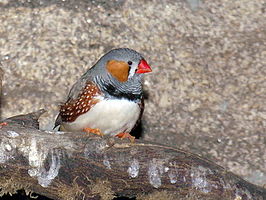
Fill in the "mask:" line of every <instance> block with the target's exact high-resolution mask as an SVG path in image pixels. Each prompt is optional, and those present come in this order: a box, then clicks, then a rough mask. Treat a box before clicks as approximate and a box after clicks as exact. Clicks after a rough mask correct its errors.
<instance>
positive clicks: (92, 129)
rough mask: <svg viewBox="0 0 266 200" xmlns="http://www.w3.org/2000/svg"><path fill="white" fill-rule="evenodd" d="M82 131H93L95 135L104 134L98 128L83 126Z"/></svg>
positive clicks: (89, 132)
mask: <svg viewBox="0 0 266 200" xmlns="http://www.w3.org/2000/svg"><path fill="white" fill-rule="evenodd" d="M83 131H84V132H86V133H88V134H91V133H93V134H95V135H99V136H104V134H103V133H102V132H101V131H100V129H98V128H84V129H83Z"/></svg>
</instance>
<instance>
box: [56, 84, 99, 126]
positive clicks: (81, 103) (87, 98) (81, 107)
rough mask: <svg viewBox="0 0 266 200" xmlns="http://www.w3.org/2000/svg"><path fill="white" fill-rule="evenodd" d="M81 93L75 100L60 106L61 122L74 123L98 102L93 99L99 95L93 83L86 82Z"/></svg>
mask: <svg viewBox="0 0 266 200" xmlns="http://www.w3.org/2000/svg"><path fill="white" fill-rule="evenodd" d="M82 91H83V92H82V93H81V94H80V95H79V96H78V98H77V99H74V100H71V101H69V102H66V103H65V104H63V105H61V107H60V115H61V118H62V121H63V122H73V121H75V119H77V117H78V116H80V115H82V114H84V113H86V112H87V111H89V110H90V109H91V108H92V107H93V106H94V105H95V104H96V103H98V102H99V100H98V99H95V97H96V96H98V95H100V90H99V89H98V88H97V86H96V85H95V84H94V83H92V82H88V83H87V85H86V87H85V88H84V89H83V90H82Z"/></svg>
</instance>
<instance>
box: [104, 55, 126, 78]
mask: <svg viewBox="0 0 266 200" xmlns="http://www.w3.org/2000/svg"><path fill="white" fill-rule="evenodd" d="M106 69H107V70H108V72H109V73H110V74H112V76H113V77H115V78H116V79H117V80H118V81H120V82H125V81H127V79H128V73H129V66H128V64H127V63H125V62H123V61H117V60H109V61H108V62H107V65H106Z"/></svg>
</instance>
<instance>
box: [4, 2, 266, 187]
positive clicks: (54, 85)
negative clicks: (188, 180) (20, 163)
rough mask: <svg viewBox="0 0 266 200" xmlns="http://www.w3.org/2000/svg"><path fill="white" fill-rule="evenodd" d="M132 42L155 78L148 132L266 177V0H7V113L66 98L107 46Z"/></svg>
mask: <svg viewBox="0 0 266 200" xmlns="http://www.w3.org/2000/svg"><path fill="white" fill-rule="evenodd" d="M117 47H128V48H133V49H135V50H137V51H139V52H141V53H142V54H143V55H144V57H145V59H146V60H147V61H148V63H149V64H150V65H151V67H152V69H153V73H151V74H148V75H147V76H145V80H144V90H145V97H146V103H145V106H146V107H145V111H144V115H143V120H142V136H141V138H143V139H145V140H148V141H153V142H158V143H163V144H165V145H170V146H174V147H176V148H182V149H184V150H187V151H190V152H193V153H196V154H199V155H202V156H204V157H207V158H208V159H210V160H212V161H214V162H216V163H217V164H219V165H221V166H223V167H225V168H227V169H228V170H230V171H232V172H234V173H236V174H238V175H240V176H241V177H243V178H244V179H246V180H248V181H250V182H252V183H255V184H258V185H261V186H263V185H264V184H266V103H265V100H266V2H265V0H254V1H249V0H235V1H229V0H212V1H208V0H205V1H204V0H165V1H160V0H138V1H133V0H115V1H105V0H94V1H86V0H76V1H75V0H61V1H59V0H17V1H16V0H0V67H2V69H3V70H4V72H5V74H4V82H3V94H2V99H1V106H2V108H1V117H2V118H6V117H10V116H13V115H17V114H25V113H28V112H32V111H36V110H38V109H41V108H45V109H46V110H47V111H48V112H47V113H46V114H45V115H43V117H42V118H41V128H42V129H49V130H50V129H52V127H53V122H54V119H55V117H56V115H57V111H58V105H59V104H60V103H61V102H64V101H65V99H66V96H67V94H68V92H69V89H70V88H71V86H72V85H73V84H74V82H75V81H76V80H77V79H78V78H79V77H80V76H81V75H82V74H83V73H84V72H85V71H86V70H87V69H88V68H89V67H91V66H92V65H93V64H94V63H95V62H96V61H97V59H98V58H99V57H100V56H102V55H103V54H104V53H105V52H106V51H108V50H110V49H112V48H117Z"/></svg>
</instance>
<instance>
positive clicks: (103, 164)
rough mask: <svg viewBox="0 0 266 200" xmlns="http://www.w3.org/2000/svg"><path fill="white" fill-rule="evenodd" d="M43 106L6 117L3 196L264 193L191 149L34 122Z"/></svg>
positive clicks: (1, 136)
mask: <svg viewBox="0 0 266 200" xmlns="http://www.w3.org/2000/svg"><path fill="white" fill-rule="evenodd" d="M43 112H44V111H43V110H41V111H39V112H36V113H30V114H28V115H20V116H16V117H13V118H9V119H7V120H4V122H6V123H7V125H2V127H1V128H0V141H1V143H0V174H1V181H0V187H1V189H2V190H1V192H0V195H3V194H5V193H14V192H15V191H16V190H18V189H25V191H26V192H27V193H31V192H34V193H37V194H41V195H44V196H46V197H49V198H52V199H58V200H59V199H60V200H62V199H63V200H64V199H112V198H113V197H114V196H126V197H134V196H137V197H138V198H140V199H145V198H146V199H148V198H149V199H158V198H161V199H242V200H244V199H252V200H254V199H266V191H265V189H263V188H261V187H258V186H255V185H253V184H251V183H248V182H246V181H244V180H243V179H241V178H240V177H238V176H236V175H234V174H233V173H231V172H228V171H226V170H225V169H224V168H222V167H220V166H218V165H216V164H215V163H213V162H211V161H209V160H207V159H204V158H202V157H200V156H197V155H195V154H191V153H189V152H186V151H183V150H180V149H175V148H172V147H169V146H164V145H160V144H152V143H149V142H145V141H141V140H137V141H136V142H135V143H130V142H129V141H128V140H120V139H117V138H114V137H108V136H104V137H98V136H94V135H86V134H84V133H78V132H77V133H69V132H49V131H43V130H39V129H38V121H37V120H38V118H39V116H40V115H41V114H42V113H43Z"/></svg>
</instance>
